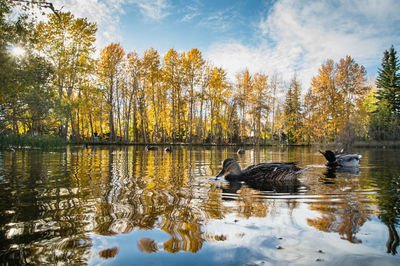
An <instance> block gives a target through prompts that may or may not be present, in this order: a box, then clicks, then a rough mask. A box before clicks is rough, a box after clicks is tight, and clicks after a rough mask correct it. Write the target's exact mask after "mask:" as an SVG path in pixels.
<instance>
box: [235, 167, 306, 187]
mask: <svg viewBox="0 0 400 266" xmlns="http://www.w3.org/2000/svg"><path fill="white" fill-rule="evenodd" d="M302 172H303V168H299V167H297V166H296V163H260V164H257V165H252V166H249V167H248V168H246V169H244V170H243V176H242V178H241V179H242V181H246V182H265V181H267V182H270V181H289V180H295V179H296V178H297V177H298V176H299V175H300V174H301V173H302Z"/></svg>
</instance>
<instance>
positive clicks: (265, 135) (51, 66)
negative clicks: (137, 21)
mask: <svg viewBox="0 0 400 266" xmlns="http://www.w3.org/2000/svg"><path fill="white" fill-rule="evenodd" d="M0 3H1V6H0V12H1V14H0V35H1V37H0V38H1V39H0V90H1V91H0V134H2V135H11V134H13V135H19V134H25V135H56V136H61V137H63V138H70V139H73V140H85V141H93V140H94V139H95V138H96V139H103V140H109V141H113V142H125V143H127V142H134V143H143V142H144V143H159V142H162V143H165V142H186V143H255V144H263V143H272V142H284V143H290V144H296V143H303V144H304V143H315V142H331V141H340V142H346V143H348V142H352V141H354V140H371V139H376V140H387V139H391V140H392V139H399V138H400V136H399V135H400V133H399V129H400V125H399V116H400V93H399V91H400V89H399V88H400V83H399V80H400V72H399V62H398V58H397V55H396V51H395V49H394V47H393V46H392V47H391V48H390V49H389V50H387V51H385V52H384V56H383V59H382V65H381V68H380V69H379V70H378V77H377V79H376V83H375V84H373V83H372V82H368V80H367V78H366V71H365V68H364V67H363V66H361V65H359V64H358V63H357V62H355V60H354V59H353V58H351V57H350V56H346V57H344V58H342V59H340V60H339V61H338V62H334V61H333V60H330V59H328V60H326V61H325V62H324V63H323V64H322V65H321V67H320V69H319V70H318V73H316V75H315V76H314V77H313V79H312V82H311V84H310V87H309V89H308V90H307V91H304V92H303V88H302V87H301V84H300V82H299V80H298V77H297V75H296V73H294V74H293V77H292V79H291V80H290V81H289V82H287V83H286V82H285V81H283V80H282V79H281V78H280V77H279V75H278V74H273V75H267V74H265V73H250V72H249V71H248V70H246V69H244V70H242V71H240V72H239V73H237V74H236V76H235V80H234V81H231V80H229V79H228V77H227V72H226V71H225V70H224V69H223V68H221V67H216V66H214V65H213V64H212V62H208V61H207V60H205V59H204V58H203V56H202V53H201V52H200V51H199V50H198V49H196V48H193V49H191V50H190V51H184V52H177V51H175V50H174V49H170V50H169V51H168V52H167V53H166V54H165V55H162V54H160V53H159V52H158V51H157V50H155V49H153V48H150V49H148V50H146V51H145V52H144V53H143V54H141V55H140V54H138V53H137V52H135V51H125V49H124V48H123V47H122V46H121V45H120V44H118V43H111V44H109V45H107V46H106V47H104V48H103V49H101V51H100V55H98V56H97V55H96V47H95V46H94V43H95V41H96V37H95V36H96V31H97V25H96V23H93V22H89V21H88V20H87V19H86V18H76V17H75V16H74V15H73V14H72V13H70V12H57V13H51V14H50V15H48V19H47V20H46V21H38V20H35V19H33V20H32V19H30V18H29V17H28V16H26V15H24V14H22V15H20V16H19V17H18V18H17V19H10V16H9V14H10V13H12V12H13V11H12V10H13V9H12V7H13V5H15V2H12V1H11V2H9V1H5V0H0ZM14 12H15V11H14ZM16 47H19V48H23V49H24V51H25V53H24V55H22V56H17V55H16V54H15V53H13V51H14V50H13V49H14V48H16Z"/></svg>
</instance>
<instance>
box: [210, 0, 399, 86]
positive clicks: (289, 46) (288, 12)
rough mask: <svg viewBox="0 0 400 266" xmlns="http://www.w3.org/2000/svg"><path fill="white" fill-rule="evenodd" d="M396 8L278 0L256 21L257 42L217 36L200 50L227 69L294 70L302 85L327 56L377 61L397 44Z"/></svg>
mask: <svg viewBox="0 0 400 266" xmlns="http://www.w3.org/2000/svg"><path fill="white" fill-rule="evenodd" d="M399 9H400V2H399V1H395V0H387V1H380V0H370V1H366V2H365V1H342V2H340V3H338V2H331V1H323V2H321V1H313V0H311V1H308V2H307V3H306V2H305V1H295V0H279V1H277V2H276V3H275V4H274V6H273V7H272V8H271V9H270V11H269V12H268V13H267V14H265V16H264V17H262V18H261V20H260V22H259V25H258V29H257V31H256V35H257V37H259V39H260V41H259V43H258V44H257V45H254V46H248V45H245V44H243V43H240V42H238V41H236V40H233V41H226V42H221V43H218V44H214V45H213V46H212V47H211V49H210V50H209V51H208V52H207V53H206V56H207V57H208V59H210V60H211V61H212V62H214V63H215V64H216V65H221V66H223V67H224V68H225V69H227V70H228V71H229V72H232V73H235V72H237V71H239V70H241V69H243V68H245V67H247V68H248V69H249V70H250V71H251V72H256V71H261V72H264V73H273V72H274V71H276V70H277V71H279V72H282V73H284V75H285V77H284V78H285V79H288V78H289V77H290V76H291V75H292V74H293V72H294V71H297V72H298V74H299V77H300V78H303V80H302V81H303V83H304V82H306V84H307V85H308V84H309V81H310V80H311V77H312V76H313V75H314V74H315V73H316V72H317V70H318V67H319V66H320V65H321V63H323V61H324V60H326V59H327V58H332V59H333V60H335V61H337V60H338V59H340V58H342V57H344V56H346V55H351V56H352V57H354V58H355V60H356V61H357V62H358V63H361V64H363V65H365V66H366V67H368V66H371V67H372V66H375V65H377V64H379V62H380V58H381V56H382V53H383V51H384V50H385V49H387V48H389V46H390V45H391V44H392V43H393V44H394V45H399V44H400V43H399V39H398V38H395V36H397V35H398V33H399V28H398V23H399V21H400V19H399V16H398V15H397V14H396V12H397V10H399Z"/></svg>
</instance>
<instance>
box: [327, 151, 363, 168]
mask: <svg viewBox="0 0 400 266" xmlns="http://www.w3.org/2000/svg"><path fill="white" fill-rule="evenodd" d="M319 152H320V153H322V155H324V157H325V159H326V160H327V161H328V163H327V165H328V166H333V167H336V166H337V167H357V166H358V163H359V162H360V159H361V158H362V156H361V155H360V154H344V153H340V152H339V153H334V152H333V151H330V150H326V151H321V150H320V151H319Z"/></svg>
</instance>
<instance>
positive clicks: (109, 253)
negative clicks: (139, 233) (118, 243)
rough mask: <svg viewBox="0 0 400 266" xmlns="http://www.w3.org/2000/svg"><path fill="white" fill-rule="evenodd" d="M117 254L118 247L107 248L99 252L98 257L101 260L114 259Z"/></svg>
mask: <svg viewBox="0 0 400 266" xmlns="http://www.w3.org/2000/svg"><path fill="white" fill-rule="evenodd" d="M118 252H119V248H118V247H113V248H108V249H104V250H102V251H100V252H99V256H100V257H101V258H103V259H109V258H114V257H115V256H116V255H117V254H118Z"/></svg>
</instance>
